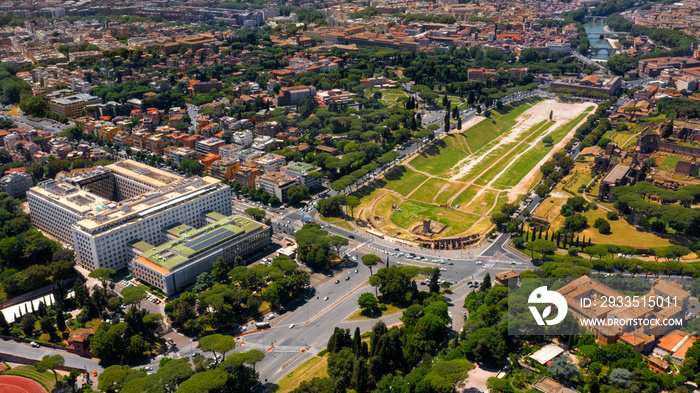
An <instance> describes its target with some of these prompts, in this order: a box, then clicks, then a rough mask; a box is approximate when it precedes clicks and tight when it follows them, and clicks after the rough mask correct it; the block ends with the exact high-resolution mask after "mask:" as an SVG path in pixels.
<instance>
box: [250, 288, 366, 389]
mask: <svg viewBox="0 0 700 393" xmlns="http://www.w3.org/2000/svg"><path fill="white" fill-rule="evenodd" d="M371 291H373V289H372V287H370V286H369V285H364V286H360V287H358V288H357V290H356V291H355V292H353V293H351V294H349V295H347V296H346V297H345V298H342V299H336V300H335V303H331V304H330V305H328V303H327V302H324V301H321V302H314V303H313V304H314V307H311V304H309V307H310V309H309V315H310V317H311V320H310V322H309V323H308V324H306V323H305V322H306V310H304V307H306V306H303V307H299V308H298V309H297V310H295V311H293V312H292V313H291V314H289V315H288V316H287V317H286V318H285V321H284V323H281V324H280V325H277V326H274V327H273V328H271V329H268V330H267V331H265V332H260V333H254V334H249V335H246V336H244V337H245V342H246V345H241V346H239V347H237V348H236V351H242V352H245V351H247V350H249V349H251V347H253V346H259V345H263V346H264V347H268V348H269V346H270V345H272V343H273V342H274V346H275V347H276V348H280V347H281V348H289V347H309V349H310V350H311V351H312V352H313V353H317V352H318V351H320V350H321V349H323V348H325V346H326V344H327V342H328V338H329V337H330V335H331V334H332V333H333V330H334V329H335V327H336V326H338V325H339V324H340V323H341V321H343V320H344V319H346V318H347V317H348V316H350V315H351V314H352V313H354V312H355V311H356V310H357V301H358V299H359V297H360V295H361V294H362V293H364V292H371ZM333 292H334V293H337V292H336V291H333ZM325 293H328V292H325ZM321 299H322V298H321ZM328 301H331V299H329V300H328ZM324 306H326V307H325V308H324ZM292 323H294V324H295V326H294V327H293V328H291V329H290V328H289V325H290V324H292ZM249 343H250V344H255V345H248V344H249ZM281 348H280V349H278V350H275V349H272V350H271V351H270V352H267V354H266V355H269V356H266V357H265V359H263V360H262V361H261V362H260V363H258V364H257V365H256V370H258V371H259V372H260V375H261V379H268V380H269V381H277V380H278V379H279V378H282V377H283V376H284V375H285V374H286V373H287V372H289V371H291V369H290V368H283V367H282V366H283V365H284V363H285V362H288V361H290V360H292V359H293V358H294V357H295V356H298V355H299V353H301V352H300V350H299V351H298V352H296V351H295V352H280V351H281V350H284V349H281ZM287 350H288V349H287Z"/></svg>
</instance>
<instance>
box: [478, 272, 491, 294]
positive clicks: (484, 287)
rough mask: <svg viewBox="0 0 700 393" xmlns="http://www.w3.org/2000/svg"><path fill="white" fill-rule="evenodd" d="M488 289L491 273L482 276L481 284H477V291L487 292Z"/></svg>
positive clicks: (489, 287)
mask: <svg viewBox="0 0 700 393" xmlns="http://www.w3.org/2000/svg"><path fill="white" fill-rule="evenodd" d="M490 289H491V274H489V273H486V276H484V281H482V282H481V285H479V292H487V291H488V290H490Z"/></svg>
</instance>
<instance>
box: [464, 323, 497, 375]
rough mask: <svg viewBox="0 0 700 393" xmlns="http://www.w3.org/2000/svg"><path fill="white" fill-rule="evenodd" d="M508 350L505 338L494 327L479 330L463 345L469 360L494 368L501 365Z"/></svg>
mask: <svg viewBox="0 0 700 393" xmlns="http://www.w3.org/2000/svg"><path fill="white" fill-rule="evenodd" d="M506 349H507V348H506V343H505V340H504V339H503V336H502V335H501V334H500V333H499V332H498V331H496V329H494V328H493V327H482V328H480V329H478V330H477V331H475V332H474V333H473V334H471V335H470V336H469V338H468V339H467V340H466V341H464V342H463V343H462V350H463V351H464V354H465V355H466V357H467V359H469V360H471V361H475V362H480V363H481V362H483V363H485V364H488V365H492V366H499V365H501V362H502V361H503V357H504V356H505V355H506Z"/></svg>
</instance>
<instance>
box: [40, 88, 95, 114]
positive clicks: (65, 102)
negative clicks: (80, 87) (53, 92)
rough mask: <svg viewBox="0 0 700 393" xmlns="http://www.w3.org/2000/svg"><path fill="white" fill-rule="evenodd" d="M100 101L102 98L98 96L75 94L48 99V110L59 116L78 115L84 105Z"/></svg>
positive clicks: (81, 112)
mask: <svg viewBox="0 0 700 393" xmlns="http://www.w3.org/2000/svg"><path fill="white" fill-rule="evenodd" d="M101 103H102V99H101V98H100V97H95V96H91V95H90V94H75V95H72V96H66V97H60V98H54V99H52V100H49V112H52V113H55V114H57V115H59V116H65V117H78V116H81V115H82V114H83V110H84V109H85V107H86V106H88V105H93V104H101Z"/></svg>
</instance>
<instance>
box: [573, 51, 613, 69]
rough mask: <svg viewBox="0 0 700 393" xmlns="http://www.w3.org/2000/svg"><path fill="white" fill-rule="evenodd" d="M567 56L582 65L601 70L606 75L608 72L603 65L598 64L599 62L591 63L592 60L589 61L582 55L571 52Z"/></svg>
mask: <svg viewBox="0 0 700 393" xmlns="http://www.w3.org/2000/svg"><path fill="white" fill-rule="evenodd" d="M569 54H570V55H571V56H573V57H575V58H576V60H578V61H580V62H581V63H583V64H588V65H592V66H595V67H598V69H600V70H603V71H605V72H606V73H607V72H608V69H607V67H605V66H604V65H602V64H600V62H598V61H593V60H591V59H590V58H588V57H586V56H584V55H582V54H580V53H578V52H576V51H571V52H570V53H569Z"/></svg>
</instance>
